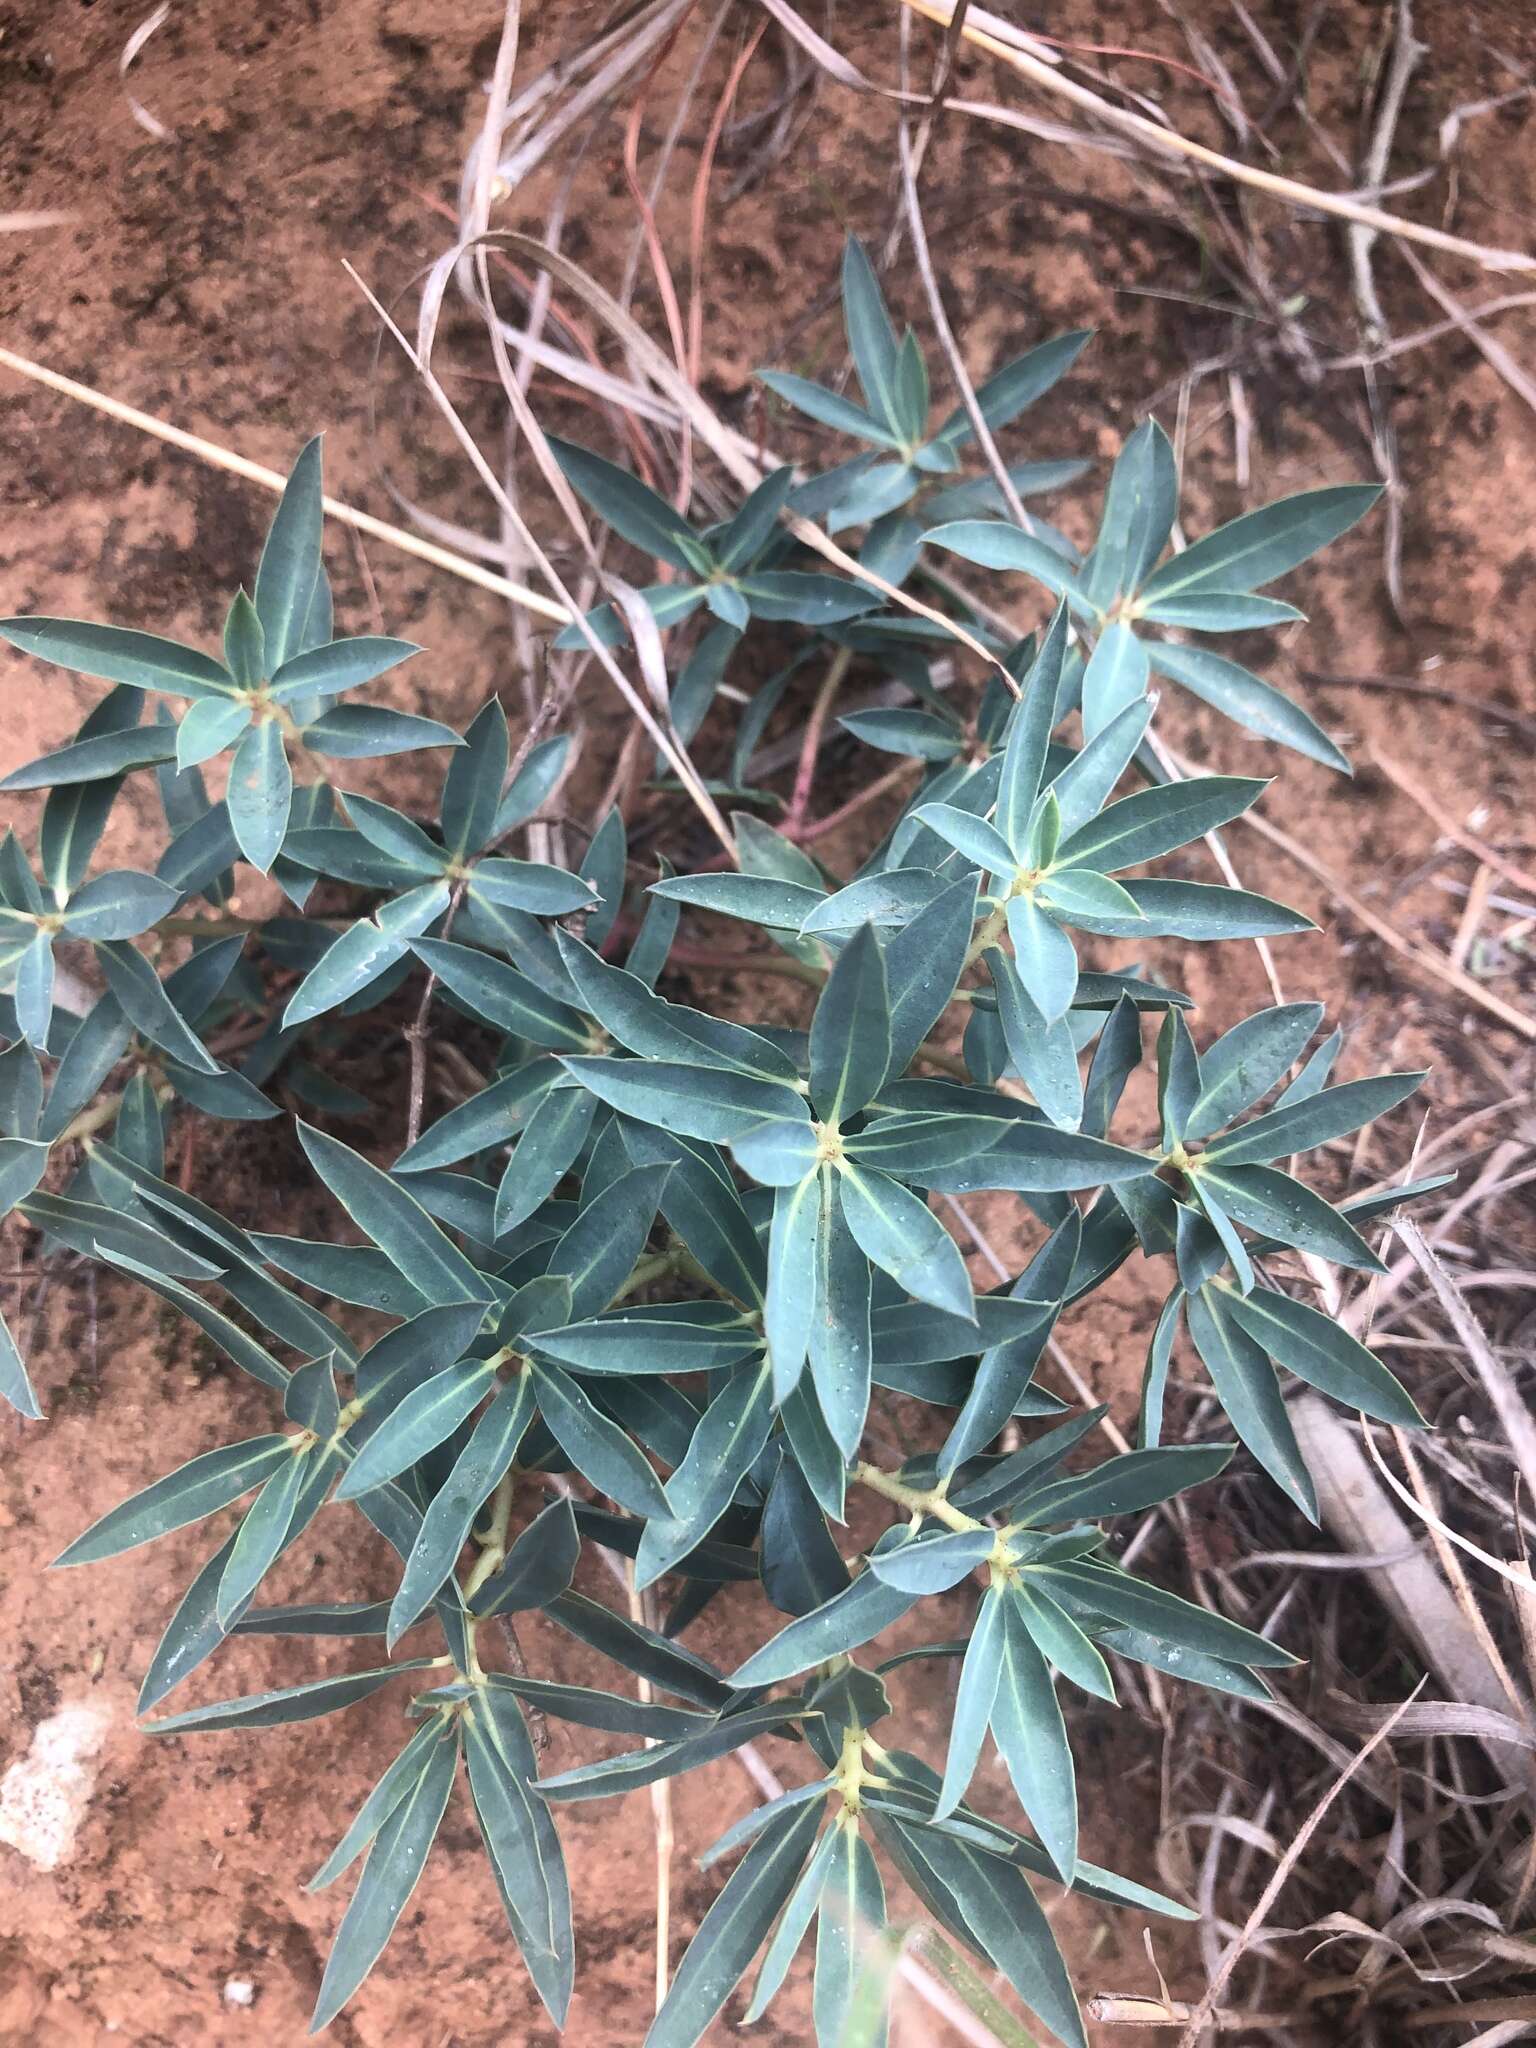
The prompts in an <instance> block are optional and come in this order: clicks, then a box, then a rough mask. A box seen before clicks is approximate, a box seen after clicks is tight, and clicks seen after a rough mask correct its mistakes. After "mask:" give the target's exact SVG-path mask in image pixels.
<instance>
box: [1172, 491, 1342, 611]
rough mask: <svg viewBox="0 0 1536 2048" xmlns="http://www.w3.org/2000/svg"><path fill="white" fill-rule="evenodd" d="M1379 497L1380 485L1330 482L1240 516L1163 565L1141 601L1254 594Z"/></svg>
mask: <svg viewBox="0 0 1536 2048" xmlns="http://www.w3.org/2000/svg"><path fill="white" fill-rule="evenodd" d="M1380 496H1381V486H1380V485H1379V484H1335V485H1332V486H1331V487H1330V488H1328V489H1326V490H1321V491H1302V492H1299V493H1298V494H1297V495H1296V496H1295V497H1292V498H1281V499H1278V500H1277V501H1276V502H1275V503H1274V504H1273V505H1261V506H1260V507H1259V509H1258V510H1257V511H1256V512H1245V513H1244V514H1243V516H1242V517H1241V518H1240V519H1234V520H1232V521H1231V522H1230V523H1229V524H1228V525H1226V526H1221V527H1218V528H1217V529H1216V531H1215V532H1214V533H1208V534H1206V536H1205V537H1204V539H1203V540H1197V541H1195V542H1194V543H1193V544H1192V545H1191V546H1189V547H1187V548H1186V549H1185V550H1184V552H1183V554H1181V555H1175V556H1174V558H1173V560H1172V561H1171V562H1165V563H1164V564H1163V566H1162V568H1161V569H1159V570H1158V571H1157V572H1156V574H1155V575H1153V576H1149V577H1148V578H1147V581H1146V582H1145V583H1144V584H1143V585H1142V590H1141V596H1142V601H1143V602H1144V603H1146V604H1151V603H1154V602H1158V601H1161V600H1163V599H1167V598H1171V597H1174V596H1179V595H1184V594H1187V593H1189V592H1192V591H1197V590H1198V591H1211V590H1218V591H1222V592H1227V591H1236V590H1257V589H1258V588H1259V587H1260V585H1261V584H1264V583H1272V582H1274V580H1275V578H1276V577H1277V576H1284V575H1285V574H1286V573H1287V571H1288V570H1291V569H1294V568H1295V567H1296V566H1297V564H1298V563H1299V562H1304V561H1305V560H1306V559H1307V557H1308V556H1309V555H1313V554H1316V552H1317V550H1318V549H1319V548H1322V547H1326V546H1327V545H1328V543H1329V541H1331V540H1336V539H1337V538H1338V536H1339V535H1340V534H1341V533H1344V532H1345V531H1347V529H1348V528H1349V527H1351V526H1353V525H1354V523H1355V521H1356V520H1357V519H1363V518H1364V517H1365V515H1366V513H1367V512H1369V511H1370V509H1371V507H1372V506H1373V505H1374V504H1375V502H1376V500H1377V499H1378V498H1379V497H1380Z"/></svg>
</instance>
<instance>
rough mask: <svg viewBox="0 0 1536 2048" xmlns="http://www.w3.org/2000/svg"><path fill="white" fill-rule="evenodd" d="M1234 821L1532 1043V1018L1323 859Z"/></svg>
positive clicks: (1385, 939) (1396, 948)
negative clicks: (1411, 932)
mask: <svg viewBox="0 0 1536 2048" xmlns="http://www.w3.org/2000/svg"><path fill="white" fill-rule="evenodd" d="M1171 758H1172V756H1170V759H1171ZM1238 822H1239V823H1240V824H1243V825H1246V826H1248V827H1249V828H1250V830H1252V831H1254V832H1257V833H1258V834H1259V836H1260V838H1262V839H1267V840H1268V841H1269V842H1270V844H1271V845H1272V846H1277V847H1279V849H1280V851H1281V852H1282V853H1283V854H1284V855H1285V856H1286V858H1287V859H1288V860H1293V861H1294V862H1295V863H1296V865H1297V866H1298V867H1299V868H1305V869H1306V871H1307V873H1308V874H1309V875H1312V876H1313V877H1314V878H1315V879H1316V880H1317V881H1319V882H1321V883H1322V885H1323V887H1324V888H1325V889H1327V890H1328V892H1329V894H1330V895H1331V896H1333V897H1334V898H1335V899H1336V900H1337V901H1338V902H1339V903H1341V904H1343V906H1344V908H1345V909H1346V910H1347V911H1348V912H1349V914H1350V916H1351V917H1354V918H1357V919H1358V920H1359V922H1360V923H1361V924H1363V925H1364V926H1365V927H1366V929H1367V930H1368V931H1371V932H1374V933H1375V935H1376V937H1377V938H1378V939H1380V940H1381V942H1382V944H1383V945H1384V946H1389V947H1390V948H1391V949H1392V951H1393V952H1394V953H1396V954H1397V955H1398V956H1399V957H1400V958H1401V959H1404V960H1409V961H1411V962H1412V963H1413V965H1414V966H1415V967H1417V968H1418V969H1419V970H1420V972H1421V973H1424V974H1428V975H1431V976H1433V978H1434V979H1435V980H1436V981H1441V982H1444V983H1445V984H1446V986H1447V987H1449V988H1453V989H1455V990H1456V992H1457V993H1458V995H1463V996H1465V997H1466V998H1467V999H1468V1000H1469V1001H1470V1002H1474V1003H1476V1004H1477V1005H1478V1007H1479V1008H1480V1009H1484V1010H1487V1011H1488V1012H1489V1013H1490V1015H1492V1016H1495V1017H1497V1018H1498V1020H1499V1022H1500V1023H1501V1024H1507V1025H1508V1026H1509V1028H1510V1030H1511V1031H1518V1032H1519V1034H1520V1036H1521V1037H1522V1038H1531V1039H1536V1019H1533V1018H1531V1017H1528V1016H1527V1015H1526V1013H1525V1012H1524V1011H1523V1010H1517V1009H1516V1008H1515V1006H1514V1004H1513V1003H1506V1002H1505V1001H1504V998H1503V997H1502V996H1496V995H1495V994H1494V993H1493V991H1492V990H1491V989H1487V988H1484V987H1483V985H1482V983H1481V982H1480V981H1474V980H1473V978H1472V976H1471V975H1470V974H1466V973H1464V972H1463V971H1462V970H1461V969H1460V968H1458V967H1453V966H1452V965H1451V963H1450V962H1449V961H1448V960H1445V959H1442V958H1441V956H1440V955H1439V954H1438V953H1434V952H1431V951H1430V949H1429V948H1428V947H1427V946H1419V945H1415V943H1414V942H1413V940H1412V939H1407V938H1404V936H1403V934H1402V933H1401V932H1400V931H1398V930H1397V928H1396V926H1394V925H1390V924H1388V923H1387V921H1386V919H1385V918H1384V917H1381V916H1379V915H1378V914H1377V913H1376V911H1374V910H1373V909H1372V908H1371V906H1370V905H1369V904H1368V903H1366V902H1365V901H1364V900H1363V899H1362V898H1361V897H1360V896H1359V895H1357V894H1356V892H1355V891H1354V890H1353V889H1351V888H1350V886H1349V884H1348V883H1347V882H1345V881H1344V880H1343V879H1342V878H1341V877H1340V876H1338V875H1336V874H1335V873H1334V871H1333V869H1332V868H1330V867H1329V866H1328V864H1327V862H1326V861H1322V860H1319V859H1318V857H1317V856H1316V854H1313V853H1309V852H1308V851H1307V849H1306V848H1305V847H1304V846H1301V845H1299V844H1298V843H1297V841H1296V840H1294V839H1292V837H1291V836H1290V834H1289V833H1288V832H1282V831H1281V830H1280V828H1279V826H1278V825H1271V824H1270V822H1269V820H1268V819H1267V818H1261V817H1259V816H1258V815H1257V814H1256V813H1255V812H1253V811H1246V812H1244V814H1243V816H1242V818H1241V819H1240V820H1239V821H1238Z"/></svg>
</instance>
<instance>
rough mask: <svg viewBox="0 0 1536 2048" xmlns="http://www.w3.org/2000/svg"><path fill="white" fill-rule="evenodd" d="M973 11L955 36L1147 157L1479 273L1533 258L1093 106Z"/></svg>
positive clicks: (937, 2)
mask: <svg viewBox="0 0 1536 2048" xmlns="http://www.w3.org/2000/svg"><path fill="white" fill-rule="evenodd" d="M897 4H898V5H900V6H903V7H910V8H912V9H913V11H914V12H915V13H918V14H921V15H924V16H925V17H926V18H927V19H928V20H929V21H932V22H937V23H938V25H939V26H940V27H941V28H947V27H948V26H949V25H950V22H951V20H952V19H953V14H954V8H953V6H952V5H950V4H949V0H897ZM979 12H980V10H979V9H976V8H973V9H972V11H971V15H970V18H969V19H967V21H966V22H965V23H964V25H963V27H962V28H961V31H960V33H961V35H962V36H963V37H964V38H965V40H966V41H967V42H970V43H974V44H976V46H977V47H978V48H979V49H983V50H986V51H987V52H988V53H989V54H990V55H991V56H993V57H995V58H997V60H998V61H999V63H1002V64H1006V65H1007V66H1008V67H1009V69H1010V70H1012V71H1016V72H1017V73H1018V74H1019V76H1020V77H1021V78H1027V79H1028V80H1029V81H1030V83H1031V84H1032V85H1037V86H1039V87H1040V88H1041V90H1042V91H1044V92H1048V93H1051V94H1053V95H1055V97H1057V98H1058V99H1065V100H1070V101H1071V103H1072V104H1073V106H1075V107H1079V108H1081V109H1082V110H1083V111H1084V112H1085V113H1088V114H1092V115H1093V117H1094V118H1095V119H1096V120H1099V121H1102V122H1104V124H1105V125H1106V126H1107V127H1110V128H1118V129H1119V130H1121V132H1122V133H1124V134H1127V135H1134V136H1135V137H1136V139H1137V140H1138V141H1139V142H1142V143H1144V144H1146V145H1147V146H1148V147H1149V148H1151V149H1153V150H1156V151H1159V152H1161V153H1163V154H1165V155H1172V156H1180V157H1185V158H1187V159H1188V160H1189V161H1190V162H1192V163H1197V164H1204V165H1205V167H1206V168H1207V169H1208V170H1212V171H1217V172H1219V173H1220V174H1221V176H1222V177H1224V178H1230V179H1232V180H1233V182H1234V183H1236V184H1239V185H1250V186H1252V187H1253V188H1254V189H1255V190H1256V191H1259V192H1267V193H1269V194H1270V195H1271V197H1272V198H1275V199H1283V200H1284V201H1285V202H1286V203H1287V205H1290V206H1301V207H1310V208H1313V209H1315V210H1316V211H1317V212H1318V213H1328V214H1332V215H1333V216H1334V217H1335V218H1336V219H1338V220H1346V221H1350V222H1352V223H1353V224H1354V225H1355V226H1357V227H1365V228H1374V229H1375V230H1376V232H1377V233H1378V234H1383V235H1394V236H1396V237H1397V238H1398V239H1399V240H1401V241H1405V242H1418V243H1421V244H1422V245H1423V246H1424V247H1425V248H1427V249H1439V250H1441V251H1442V252H1443V253H1444V254H1446V255H1448V256H1464V257H1466V258H1468V260H1469V261H1471V262H1474V263H1478V264H1480V265H1481V266H1482V267H1483V268H1484V269H1485V270H1500V271H1505V270H1536V256H1529V255H1527V254H1526V253H1525V251H1524V250H1520V249H1496V248H1492V247H1489V246H1488V245H1486V244H1484V243H1481V242H1469V241H1466V240H1464V239H1463V238H1462V237H1461V236H1460V235H1452V234H1447V233H1446V232H1445V230H1444V229H1443V228H1432V227H1426V226H1424V225H1423V224H1422V223H1421V222H1419V221H1412V220H1404V219H1403V218H1402V217H1401V216H1400V215H1399V214H1395V213H1387V212H1384V211H1383V209H1382V208H1381V207H1379V206H1367V205H1365V204H1363V203H1362V202H1361V201H1360V200H1358V199H1353V198H1351V197H1350V195H1349V194H1348V193H1345V192H1324V191H1321V190H1320V189H1319V188H1318V187H1317V186H1315V185H1303V184H1301V183H1299V182H1298V181H1297V180H1296V179H1294V178H1283V177H1281V176H1279V175H1278V174H1277V173H1276V172H1274V171H1265V170H1260V169H1259V167H1258V166H1257V165H1256V164H1244V163H1239V162H1237V161H1236V160H1235V159H1234V158H1232V157H1229V156H1223V155H1222V154H1221V152H1220V150H1215V149H1208V148H1207V147H1206V146H1205V144H1204V143H1203V142H1195V141H1193V140H1192V139H1191V138H1190V137H1189V136H1187V135H1180V134H1178V133H1177V132H1176V131H1175V130H1174V129H1171V128H1160V127H1159V126H1158V125H1157V123H1156V122H1155V121H1149V120H1148V119H1147V118H1146V116H1145V115H1144V114H1133V113H1132V112H1130V110H1129V109H1128V108H1125V107H1117V106H1115V105H1114V104H1113V102H1111V101H1109V100H1106V99H1101V98H1100V97H1099V95H1098V94H1097V93H1094V92H1090V91H1089V90H1088V88H1087V87H1086V86H1084V85H1079V84H1078V83H1077V81H1076V80H1075V79H1072V78H1068V77H1067V76H1066V75H1065V73H1064V72H1063V71H1061V70H1059V69H1057V68H1054V67H1053V66H1051V65H1049V64H1045V63H1042V62H1041V60H1040V59H1039V58H1038V57H1035V56H1032V55H1031V54H1030V53H1029V52H1028V51H1027V50H1023V49H1019V48H1017V47H1016V46H1015V45H1014V44H1013V43H1011V42H1006V41H1004V40H1003V39H1002V38H1001V37H1000V36H999V35H996V34H993V33H991V32H990V31H989V30H987V29H984V28H982V27H981V26H979V24H978V23H977V21H976V18H975V17H976V15H977V13H979ZM988 18H990V19H991V20H992V22H993V26H994V27H995V28H999V29H1001V28H1005V27H1006V24H1004V23H1002V22H1000V21H998V20H997V19H996V17H988ZM1013 33H1014V34H1017V33H1018V31H1016V30H1015V31H1013Z"/></svg>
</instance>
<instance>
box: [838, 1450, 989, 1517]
mask: <svg viewBox="0 0 1536 2048" xmlns="http://www.w3.org/2000/svg"><path fill="white" fill-rule="evenodd" d="M852 1476H853V1478H855V1479H856V1480H857V1481H858V1483H859V1485H860V1486H867V1487H868V1488H869V1489H870V1491H871V1492H872V1493H878V1494H880V1495H882V1496H883V1497H884V1498H885V1499H886V1500H889V1501H894V1502H895V1504H896V1505H897V1507H899V1508H905V1509H906V1511H907V1513H908V1514H910V1515H929V1516H931V1517H932V1519H933V1520H934V1521H935V1522H942V1523H943V1524H944V1526H945V1528H947V1529H985V1528H986V1526H987V1525H986V1523H985V1522H979V1521H978V1520H977V1519H976V1517H975V1516H974V1515H968V1514H967V1513H966V1512H965V1510H964V1509H963V1508H957V1507H953V1506H952V1505H951V1504H950V1502H949V1501H947V1500H946V1499H945V1497H944V1490H943V1488H942V1487H937V1486H935V1487H929V1488H926V1489H925V1488H923V1487H918V1486H908V1485H907V1484H906V1483H905V1481H904V1480H900V1479H898V1478H897V1477H896V1475H895V1473H894V1472H882V1471H881V1469H880V1467H879V1466H878V1465H865V1464H859V1465H855V1466H854V1468H853V1474H852Z"/></svg>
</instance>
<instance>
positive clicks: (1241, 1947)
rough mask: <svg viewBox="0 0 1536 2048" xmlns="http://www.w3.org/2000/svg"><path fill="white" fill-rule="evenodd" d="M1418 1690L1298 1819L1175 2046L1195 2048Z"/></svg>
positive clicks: (1415, 1690) (1416, 1688)
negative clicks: (1318, 1840) (1355, 1782)
mask: <svg viewBox="0 0 1536 2048" xmlns="http://www.w3.org/2000/svg"><path fill="white" fill-rule="evenodd" d="M1422 1689H1423V1686H1422V1681H1421V1682H1420V1684H1419V1685H1416V1686H1415V1687H1414V1689H1413V1691H1412V1692H1411V1693H1410V1694H1409V1696H1408V1698H1407V1699H1406V1700H1403V1701H1402V1702H1401V1703H1400V1705H1398V1706H1397V1707H1395V1708H1394V1709H1393V1711H1392V1712H1391V1713H1390V1714H1389V1715H1388V1716H1387V1718H1386V1720H1385V1721H1383V1722H1382V1724H1381V1726H1380V1727H1379V1728H1378V1729H1377V1730H1376V1733H1375V1734H1374V1735H1373V1736H1372V1737H1371V1739H1370V1740H1369V1742H1367V1743H1366V1745H1365V1747H1364V1748H1363V1749H1361V1750H1359V1751H1358V1752H1357V1753H1356V1754H1355V1755H1354V1756H1353V1757H1351V1758H1350V1761H1349V1764H1348V1766H1347V1768H1346V1769H1345V1770H1343V1771H1341V1772H1340V1774H1339V1775H1338V1777H1336V1778H1335V1779H1334V1781H1333V1783H1332V1784H1331V1785H1330V1786H1329V1787H1328V1790H1327V1791H1326V1792H1325V1793H1324V1794H1323V1796H1322V1798H1321V1799H1320V1800H1319V1801H1318V1802H1317V1804H1316V1806H1314V1807H1313V1809H1312V1811H1311V1812H1310V1813H1309V1814H1308V1815H1307V1817H1306V1819H1305V1820H1304V1821H1303V1822H1302V1824H1301V1826H1300V1827H1299V1828H1298V1829H1297V1830H1296V1833H1295V1834H1294V1836H1293V1837H1292V1838H1291V1840H1290V1842H1289V1843H1288V1845H1287V1847H1286V1850H1285V1854H1284V1855H1283V1856H1282V1857H1281V1858H1280V1861H1279V1862H1278V1863H1277V1864H1276V1865H1275V1868H1274V1870H1273V1872H1272V1873H1271V1875H1270V1879H1269V1882H1268V1884H1266V1885H1265V1887H1264V1889H1263V1891H1262V1892H1261V1893H1260V1895H1259V1898H1258V1900H1257V1902H1256V1904H1255V1905H1254V1908H1253V1911H1252V1912H1251V1913H1250V1914H1249V1915H1248V1918H1247V1919H1246V1920H1245V1921H1244V1922H1243V1925H1242V1928H1241V1929H1240V1931H1239V1933H1238V1936H1237V1939H1236V1940H1235V1941H1234V1942H1233V1943H1232V1944H1231V1945H1230V1947H1229V1948H1228V1949H1227V1952H1226V1954H1225V1955H1224V1956H1223V1957H1222V1959H1221V1964H1220V1967H1219V1968H1218V1970H1217V1972H1216V1974H1215V1976H1214V1977H1213V1978H1212V1979H1211V1981H1210V1983H1209V1984H1208V1985H1207V1986H1206V1987H1205V1995H1204V1997H1203V1998H1202V1999H1201V2000H1200V2003H1199V2004H1198V2005H1197V2006H1196V2007H1195V2009H1194V2011H1193V2012H1192V2013H1191V2014H1190V2017H1189V2022H1188V2024H1187V2026H1186V2027H1185V2029H1184V2032H1183V2033H1182V2034H1181V2035H1180V2036H1179V2048H1197V2044H1198V2042H1199V2039H1200V2036H1201V2034H1202V2033H1203V2032H1204V2030H1205V2028H1206V2027H1207V2026H1209V2025H1210V2024H1211V2021H1212V2019H1213V2016H1214V2014H1215V2012H1216V2009H1217V2003H1218V2001H1219V1999H1220V1997H1221V1994H1222V1992H1223V1991H1224V1990H1225V1989H1226V1987H1227V1984H1228V1982H1229V1980H1230V1978H1231V1976H1232V1972H1233V1971H1234V1970H1235V1969H1236V1968H1237V1965H1238V1963H1239V1962H1240V1961H1241V1959H1242V1957H1243V1956H1244V1955H1245V1954H1246V1953H1247V1950H1248V1949H1249V1947H1250V1946H1251V1945H1252V1942H1253V1939H1254V1936H1255V1935H1256V1934H1258V1932H1259V1930H1260V1929H1261V1928H1262V1927H1263V1925H1264V1922H1265V1920H1266V1918H1267V1917H1268V1914H1269V1909H1270V1907H1271V1906H1272V1905H1273V1904H1274V1902H1275V1900H1276V1899H1277V1898H1279V1896H1280V1893H1281V1892H1282V1891H1283V1890H1284V1888H1285V1884H1286V1880H1287V1879H1288V1878H1289V1877H1290V1874H1291V1872H1292V1871H1293V1870H1294V1869H1295V1868H1296V1865H1297V1864H1298V1863H1299V1862H1300V1861H1301V1855H1302V1851H1303V1850H1304V1849H1305V1848H1306V1846H1307V1844H1308V1842H1310V1841H1311V1839H1312V1837H1313V1836H1314V1835H1315V1834H1316V1833H1317V1830H1318V1829H1319V1828H1320V1827H1321V1826H1322V1824H1323V1821H1324V1819H1325V1818H1326V1817H1327V1814H1328V1810H1329V1808H1330V1807H1331V1806H1332V1805H1333V1802H1334V1801H1335V1800H1336V1799H1337V1798H1338V1796H1339V1794H1340V1793H1341V1792H1342V1791H1343V1790H1344V1787H1345V1786H1346V1785H1347V1784H1348V1783H1349V1781H1350V1779H1351V1778H1352V1777H1354V1775H1355V1773H1356V1772H1357V1771H1358V1770H1359V1769H1360V1767H1361V1765H1362V1764H1363V1763H1364V1762H1365V1761H1366V1759H1367V1758H1368V1757H1369V1756H1370V1754H1371V1752H1372V1751H1373V1750H1375V1749H1377V1748H1378V1747H1379V1746H1380V1745H1381V1744H1382V1743H1383V1742H1385V1741H1386V1739H1387V1737H1388V1736H1389V1735H1390V1734H1391V1733H1392V1730H1393V1729H1394V1728H1395V1727H1396V1726H1397V1724H1398V1722H1399V1721H1400V1720H1401V1719H1402V1717H1403V1715H1404V1713H1405V1712H1406V1711H1407V1709H1408V1708H1409V1707H1410V1706H1411V1705H1412V1704H1413V1702H1414V1700H1416V1699H1417V1698H1418V1696H1419V1693H1420V1692H1421V1691H1422Z"/></svg>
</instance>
